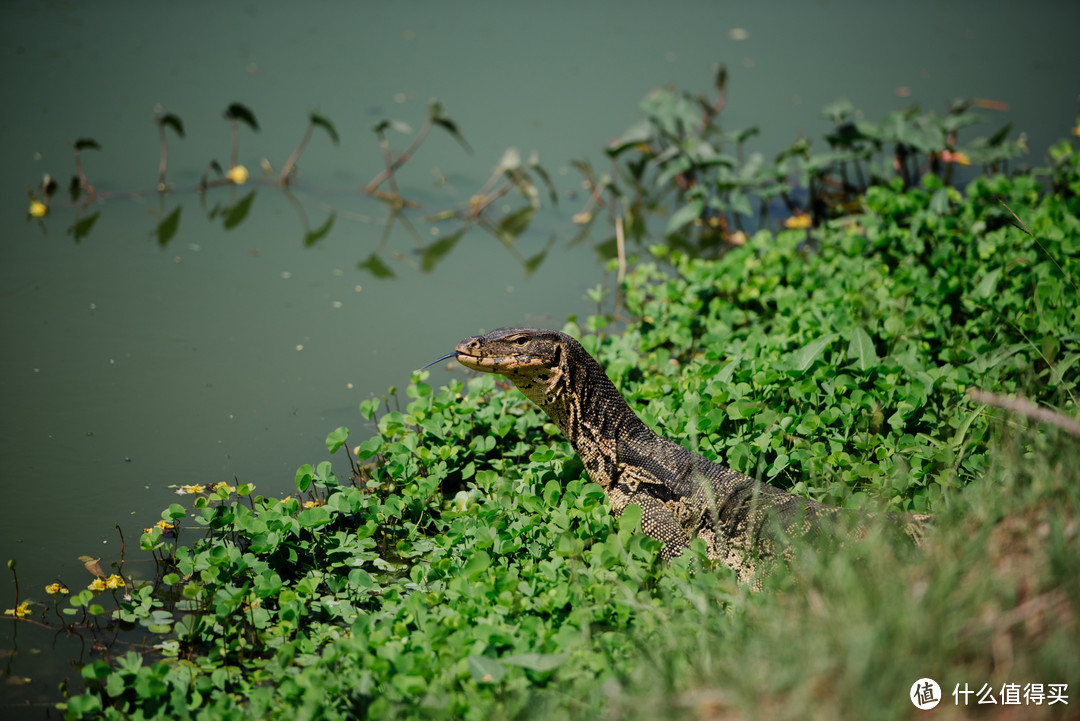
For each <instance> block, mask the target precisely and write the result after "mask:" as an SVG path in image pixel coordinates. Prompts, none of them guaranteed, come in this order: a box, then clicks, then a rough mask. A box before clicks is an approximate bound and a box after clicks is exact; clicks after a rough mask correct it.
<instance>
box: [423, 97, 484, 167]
mask: <svg viewBox="0 0 1080 721" xmlns="http://www.w3.org/2000/svg"><path fill="white" fill-rule="evenodd" d="M428 118H429V119H430V120H431V122H432V123H434V124H435V125H438V126H439V127H440V128H442V129H443V130H445V131H446V132H448V133H450V135H452V136H454V140H456V141H458V143H460V144H461V147H463V148H465V150H466V152H468V153H469V154H470V155H471V154H472V151H473V150H472V148H470V147H469V144H468V143H467V142H465V136H464V135H462V134H461V131H460V130H458V126H457V124H456V123H455V122H454V121H453V120H451V119H450V118H448V117H447V116H446V110H444V109H443V106H442V103H440V102H439V101H438V100H432V101H431V102H430V103H428Z"/></svg>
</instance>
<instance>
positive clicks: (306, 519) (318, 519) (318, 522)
mask: <svg viewBox="0 0 1080 721" xmlns="http://www.w3.org/2000/svg"><path fill="white" fill-rule="evenodd" d="M296 521H297V523H299V524H300V525H301V526H302V527H304V528H317V527H318V526H325V525H326V524H327V523H329V522H330V511H328V510H326V507H325V506H315V507H314V508H306V509H304V510H303V511H300V513H298V514H296Z"/></svg>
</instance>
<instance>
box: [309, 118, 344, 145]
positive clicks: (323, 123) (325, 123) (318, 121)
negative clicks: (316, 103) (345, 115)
mask: <svg viewBox="0 0 1080 721" xmlns="http://www.w3.org/2000/svg"><path fill="white" fill-rule="evenodd" d="M309 118H310V120H311V124H312V125H316V126H318V127H320V128H322V129H323V130H325V131H326V133H327V135H329V136H330V140H332V141H334V145H337V144H338V134H337V130H335V129H334V126H333V124H332V123H331V122H330V121H329V120H327V119H326V116H325V115H320V114H319V113H318V112H316V111H314V110H312V111H311V115H310V116H309Z"/></svg>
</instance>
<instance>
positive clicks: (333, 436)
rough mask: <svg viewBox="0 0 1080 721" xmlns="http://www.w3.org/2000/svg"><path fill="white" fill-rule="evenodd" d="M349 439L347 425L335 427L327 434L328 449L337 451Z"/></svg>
mask: <svg viewBox="0 0 1080 721" xmlns="http://www.w3.org/2000/svg"><path fill="white" fill-rule="evenodd" d="M347 440H349V429H348V428H346V427H345V426H340V427H339V428H335V429H334V430H332V431H330V434H329V435H327V436H326V450H328V451H330V452H331V453H337V450H338V449H339V448H341V447H342V446H343V445H345V441H347Z"/></svg>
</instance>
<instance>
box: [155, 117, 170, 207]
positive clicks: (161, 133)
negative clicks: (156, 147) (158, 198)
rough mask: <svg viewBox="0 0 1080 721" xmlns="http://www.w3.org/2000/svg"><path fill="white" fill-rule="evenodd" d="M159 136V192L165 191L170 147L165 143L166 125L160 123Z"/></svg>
mask: <svg viewBox="0 0 1080 721" xmlns="http://www.w3.org/2000/svg"><path fill="white" fill-rule="evenodd" d="M158 135H159V137H160V138H161V160H160V161H159V162H158V183H157V188H158V192H159V193H161V192H164V191H165V164H166V163H167V162H168V156H169V151H168V146H167V145H166V143H165V123H162V122H160V121H159V122H158Z"/></svg>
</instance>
